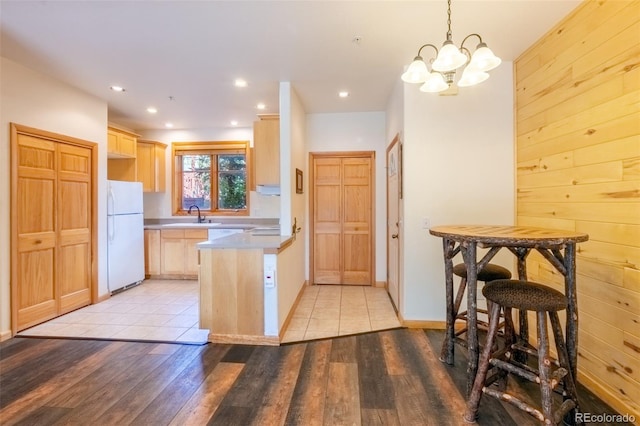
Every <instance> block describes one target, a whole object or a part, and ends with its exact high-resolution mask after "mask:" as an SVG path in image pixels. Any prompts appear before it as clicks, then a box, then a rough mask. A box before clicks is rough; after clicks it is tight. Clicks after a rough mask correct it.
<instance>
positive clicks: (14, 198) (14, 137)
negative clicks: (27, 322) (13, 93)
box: [9, 123, 98, 337]
mask: <svg viewBox="0 0 640 426" xmlns="http://www.w3.org/2000/svg"><path fill="white" fill-rule="evenodd" d="M10 131H11V138H10V139H11V142H10V145H11V148H10V158H11V160H10V161H11V167H10V169H11V195H10V202H9V203H10V204H9V206H10V207H9V208H10V210H11V214H10V218H9V221H10V222H9V223H10V228H11V242H10V270H11V272H10V280H11V281H10V285H9V287H10V291H11V295H10V306H11V336H12V337H13V336H15V335H16V333H17V332H18V331H17V328H18V306H17V303H18V300H17V297H14V295H16V294H17V291H18V267H17V266H18V265H17V262H18V229H17V224H18V212H17V211H16V209H14V208H12V207H13V206H15V205H17V203H18V191H17V188H18V135H19V134H22V135H28V136H33V137H36V138H40V139H47V140H50V141H52V142H55V143H63V144H67V145H73V146H80V147H82V148H87V149H90V150H91V218H90V220H91V283H90V288H91V304H94V303H97V302H98V179H97V176H98V144H97V143H95V142H90V141H86V140H83V139H78V138H74V137H71V136H66V135H62V134H59V133H53V132H49V131H46V130H40V129H36V128H33V127H28V126H23V125H21V124H16V123H10Z"/></svg>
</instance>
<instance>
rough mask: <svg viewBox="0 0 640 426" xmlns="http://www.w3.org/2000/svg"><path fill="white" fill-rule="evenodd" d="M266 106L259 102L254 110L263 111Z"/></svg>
mask: <svg viewBox="0 0 640 426" xmlns="http://www.w3.org/2000/svg"><path fill="white" fill-rule="evenodd" d="M266 107H267V106H266V105H265V104H263V103H262V102H260V103H259V104H258V105H256V108H258V109H265V108H266Z"/></svg>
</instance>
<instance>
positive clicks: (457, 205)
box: [401, 63, 514, 321]
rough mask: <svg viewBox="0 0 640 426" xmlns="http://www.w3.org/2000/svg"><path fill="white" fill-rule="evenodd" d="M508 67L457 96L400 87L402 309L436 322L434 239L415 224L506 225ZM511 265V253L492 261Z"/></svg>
mask: <svg viewBox="0 0 640 426" xmlns="http://www.w3.org/2000/svg"><path fill="white" fill-rule="evenodd" d="M512 67H513V65H512V64H511V63H503V64H502V65H501V66H500V67H499V68H497V69H495V70H493V71H491V78H490V79H489V80H487V81H486V82H484V83H482V84H480V85H478V86H474V87H468V88H460V92H459V94H458V95H457V96H439V95H434V94H428V93H422V92H420V91H419V90H418V86H417V85H405V86H404V87H403V89H402V90H404V140H403V143H404V152H403V154H404V157H403V166H404V175H403V179H404V181H403V185H404V199H403V204H404V206H403V209H404V233H403V236H404V246H403V250H404V263H403V265H402V269H403V274H404V275H403V279H404V282H403V286H404V292H403V301H402V302H401V305H402V306H403V309H402V315H403V317H404V319H407V320H436V321H442V320H444V312H445V289H444V262H443V257H442V241H441V240H440V239H439V238H436V237H433V236H431V235H430V234H429V232H428V229H423V227H422V219H423V218H428V219H429V220H430V222H431V226H436V225H445V224H464V223H467V224H475V223H480V224H507V225H509V224H513V220H514V161H513V159H514V154H513V149H514V148H513V147H514V143H513V138H514V128H513V108H514V106H513V98H514V96H513V72H512ZM495 263H499V264H502V265H504V266H505V267H508V268H510V269H511V267H512V265H513V261H512V256H510V255H509V254H508V253H500V254H499V255H498V257H496V259H495Z"/></svg>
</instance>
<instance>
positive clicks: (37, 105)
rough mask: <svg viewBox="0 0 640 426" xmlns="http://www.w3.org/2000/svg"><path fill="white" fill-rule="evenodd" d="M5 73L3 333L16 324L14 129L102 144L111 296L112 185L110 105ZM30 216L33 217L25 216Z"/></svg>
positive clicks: (6, 66) (102, 243)
mask: <svg viewBox="0 0 640 426" xmlns="http://www.w3.org/2000/svg"><path fill="white" fill-rule="evenodd" d="M1 60H2V62H1V65H0V66H1V72H0V75H1V76H0V78H1V79H0V110H1V111H2V115H1V117H0V199H1V200H3V202H2V203H0V333H2V334H3V335H4V334H5V333H6V332H8V331H9V330H10V329H11V324H10V312H11V310H10V298H9V297H10V296H9V289H10V285H9V282H10V277H9V265H10V255H9V253H10V246H9V245H10V232H9V230H10V228H9V226H10V224H9V198H10V192H9V183H10V166H9V147H10V132H9V123H12V122H13V123H16V124H22V125H25V126H29V127H34V128H37V129H41V130H46V131H49V132H54V133H59V134H63V135H67V136H72V137H75V138H78V139H84V140H87V141H91V142H96V143H98V144H99V147H98V156H99V158H98V175H97V176H98V286H99V290H98V293H99V294H100V295H103V294H106V293H108V290H107V277H106V275H107V259H106V256H107V253H106V250H101V249H100V248H101V247H106V246H107V239H106V203H105V201H106V179H107V169H106V166H107V162H106V158H107V148H106V143H107V131H106V129H107V104H106V102H105V101H103V100H101V99H98V98H95V97H93V96H90V95H87V94H86V93H83V92H81V91H79V90H77V89H75V88H73V87H70V86H67V85H66V84H63V83H61V82H59V81H57V80H54V79H52V78H50V77H47V76H45V75H42V74H39V73H36V72H34V71H32V70H30V69H28V68H25V67H23V66H22V65H19V64H17V63H15V62H13V61H10V60H7V59H5V58H1ZM24 214H29V212H24Z"/></svg>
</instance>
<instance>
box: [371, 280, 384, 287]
mask: <svg viewBox="0 0 640 426" xmlns="http://www.w3.org/2000/svg"><path fill="white" fill-rule="evenodd" d="M373 286H374V287H377V288H387V282H386V281H376V282H375V283H374V284H373Z"/></svg>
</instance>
